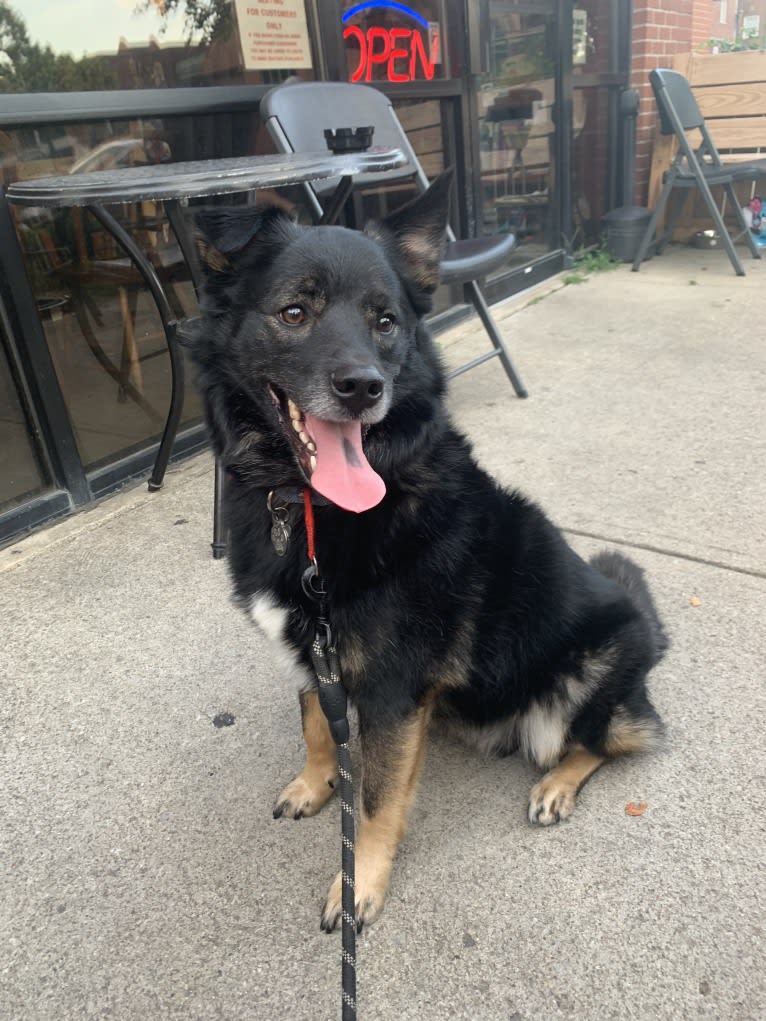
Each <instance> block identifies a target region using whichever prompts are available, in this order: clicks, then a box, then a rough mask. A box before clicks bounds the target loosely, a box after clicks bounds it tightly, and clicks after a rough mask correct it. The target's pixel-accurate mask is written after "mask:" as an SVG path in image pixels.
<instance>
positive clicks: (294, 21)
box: [235, 0, 312, 71]
mask: <svg viewBox="0 0 766 1021" xmlns="http://www.w3.org/2000/svg"><path fill="white" fill-rule="evenodd" d="M235 6H236V11H237V25H238V26H239V38H240V42H241V46H242V57H243V59H244V63H245V70H246V71H276V70H291V69H298V68H306V67H311V66H312V62H311V46H310V44H309V30H308V25H307V24H306V8H305V7H304V3H303V0H235Z"/></svg>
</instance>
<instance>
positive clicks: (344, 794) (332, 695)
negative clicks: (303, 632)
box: [304, 572, 356, 1021]
mask: <svg viewBox="0 0 766 1021" xmlns="http://www.w3.org/2000/svg"><path fill="white" fill-rule="evenodd" d="M307 573H308V572H307ZM315 585H316V581H314V586H312V587H314V589H315V591H316V588H315ZM304 587H305V586H304ZM323 602H324V600H322V599H320V604H319V605H320V610H319V615H318V618H317V627H316V632H315V634H314V641H313V643H312V645H311V659H312V662H313V664H314V670H315V672H316V675H317V679H318V681H319V704H320V705H321V707H322V711H323V712H324V714H325V716H326V717H327V723H328V724H329V727H330V733H331V734H332V736H333V740H334V741H335V743H336V745H337V746H338V771H339V773H340V784H339V794H340V804H341V833H342V837H341V839H342V842H343V846H342V852H341V876H342V888H341V894H342V898H341V909H342V910H341V917H342V934H343V935H342V942H343V964H342V990H343V999H342V1009H341V1021H356V916H355V904H354V901H355V897H354V787H353V784H352V782H351V753H350V751H349V747H348V741H349V726H348V717H347V715H346V711H347V706H348V699H347V697H346V691H345V688H344V687H343V685H342V683H341V679H340V664H339V662H338V653H337V651H336V649H335V646H334V644H333V641H332V633H331V631H330V625H329V623H328V622H327V619H326V618H325V616H324V607H323V605H322V604H323Z"/></svg>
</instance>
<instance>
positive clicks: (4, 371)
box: [0, 324, 48, 514]
mask: <svg viewBox="0 0 766 1021" xmlns="http://www.w3.org/2000/svg"><path fill="white" fill-rule="evenodd" d="M0 329H1V330H2V334H3V336H0V514H2V513H3V512H4V511H7V510H10V509H11V508H12V507H15V506H17V505H18V504H20V503H22V502H23V501H24V500H27V499H29V498H30V497H31V496H34V495H35V494H36V493H38V492H40V491H41V490H42V489H44V488H47V483H48V480H47V478H46V476H45V473H44V472H43V469H42V467H41V465H40V463H39V461H38V458H37V456H36V452H35V449H34V447H33V446H32V442H31V440H30V433H29V424H28V422H27V418H26V415H25V414H24V409H23V407H22V405H21V401H20V400H19V394H18V390H17V388H16V384H15V381H14V379H13V377H12V374H11V368H10V364H9V362H8V358H7V355H6V352H5V347H4V342H5V340H6V339H7V338H6V336H5V334H6V330H5V327H4V325H2V324H0Z"/></svg>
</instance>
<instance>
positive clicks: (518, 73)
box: [478, 2, 556, 262]
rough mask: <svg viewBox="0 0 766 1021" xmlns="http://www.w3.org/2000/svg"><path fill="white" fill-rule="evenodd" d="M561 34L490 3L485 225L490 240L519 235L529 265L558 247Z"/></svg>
mask: <svg viewBox="0 0 766 1021" xmlns="http://www.w3.org/2000/svg"><path fill="white" fill-rule="evenodd" d="M555 32H556V24H555V19H554V17H553V14H552V12H545V11H544V10H543V11H541V12H540V13H522V12H520V11H519V10H518V9H514V8H513V7H510V6H509V5H507V4H504V3H499V2H490V3H489V25H488V38H487V40H486V52H487V55H488V61H489V69H488V71H487V73H486V74H485V75H484V76H483V78H482V80H481V83H480V90H479V96H478V102H479V110H478V116H479V137H480V157H481V181H482V195H481V197H482V203H483V204H482V220H483V227H484V230H485V231H486V232H487V233H496V232H498V231H500V232H508V233H513V234H515V235H516V237H517V239H518V243H519V244H518V247H517V249H516V255H515V259H517V260H519V261H523V262H525V261H527V260H528V259H530V258H532V257H534V256H535V255H538V254H543V253H544V252H546V251H548V250H549V248H550V247H551V246H552V238H551V231H552V223H553V222H554V217H553V210H552V196H553V194H554V180H553V167H554V148H555V142H554V131H555V126H554V120H553V105H554V99H555V74H556V70H555V67H556V65H555Z"/></svg>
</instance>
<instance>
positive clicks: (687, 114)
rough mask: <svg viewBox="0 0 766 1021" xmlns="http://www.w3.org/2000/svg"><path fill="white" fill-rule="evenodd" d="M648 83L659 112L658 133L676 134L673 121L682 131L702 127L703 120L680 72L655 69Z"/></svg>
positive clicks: (650, 74) (690, 90) (689, 87)
mask: <svg viewBox="0 0 766 1021" xmlns="http://www.w3.org/2000/svg"><path fill="white" fill-rule="evenodd" d="M649 81H650V82H651V86H652V91H653V92H654V98H655V99H656V101H657V108H658V110H659V112H660V131H661V132H662V134H663V135H677V134H678V131H677V127H676V125H674V120H675V121H676V124H677V125H680V126H681V128H682V129H683V130H684V131H692V130H693V129H694V128H702V127H703V126H704V124H705V118H704V117H703V116H702V113H701V112H700V108H699V106H698V105H697V100H696V99H695V98H694V93H693V92H692V89H691V85H689V82H688V80H687V79H686V78H684V76H683V75H682V74H681V73H680V72H678V71H670V70H668V69H667V68H657V69H656V70H654V71H651V72H650V73H649ZM674 115H675V117H674Z"/></svg>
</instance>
